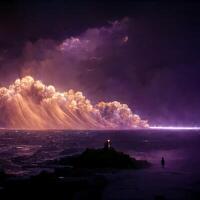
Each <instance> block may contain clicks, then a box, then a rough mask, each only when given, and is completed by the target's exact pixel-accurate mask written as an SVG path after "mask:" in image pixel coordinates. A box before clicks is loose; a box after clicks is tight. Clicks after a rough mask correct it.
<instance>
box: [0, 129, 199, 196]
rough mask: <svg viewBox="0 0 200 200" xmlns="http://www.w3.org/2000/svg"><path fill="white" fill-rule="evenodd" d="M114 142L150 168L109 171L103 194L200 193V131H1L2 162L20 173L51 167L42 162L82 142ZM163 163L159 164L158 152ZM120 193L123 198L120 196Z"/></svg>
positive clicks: (76, 148)
mask: <svg viewBox="0 0 200 200" xmlns="http://www.w3.org/2000/svg"><path fill="white" fill-rule="evenodd" d="M107 139H110V140H111V142H112V146H113V147H114V148H115V149H117V150H119V151H123V152H125V153H128V154H129V155H130V156H132V157H135V158H136V159H145V160H148V161H149V162H151V163H152V166H151V167H150V168H148V169H141V170H125V171H121V172H119V173H116V174H111V175H109V176H108V177H109V179H110V184H109V185H108V186H107V187H106V189H105V191H104V193H103V199H106V200H111V199H112V200H113V199H115V200H117V199H125V200H128V199H133V197H134V199H140V200H141V199H149V200H151V199H152V200H153V199H155V198H156V196H157V195H158V196H159V195H161V196H164V197H165V198H166V199H174V200H175V199H177V200H178V199H181V200H184V199H187V200H188V199H200V156H199V154H200V131H198V130H174V131H173V130H133V131H40V132H39V131H3V130H2V131H1V132H0V167H1V168H2V169H4V170H5V171H6V172H7V173H10V174H15V175H19V176H29V175H33V174H37V173H39V172H40V171H42V170H52V169H51V167H49V166H48V165H46V164H45V165H44V164H43V163H45V162H46V161H48V160H53V159H56V158H60V157H63V156H66V155H72V154H76V153H80V152H82V151H83V150H84V149H85V148H100V147H103V145H104V142H105V141H106V140H107ZM162 157H164V158H165V161H166V164H165V167H164V168H162V166H161V164H160V160H161V158H162ZM122 197H123V198H122Z"/></svg>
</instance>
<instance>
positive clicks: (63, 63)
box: [0, 0, 200, 126]
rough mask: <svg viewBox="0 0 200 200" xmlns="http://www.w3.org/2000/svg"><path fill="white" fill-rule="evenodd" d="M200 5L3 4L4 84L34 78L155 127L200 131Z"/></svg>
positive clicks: (0, 57) (38, 0)
mask: <svg viewBox="0 0 200 200" xmlns="http://www.w3.org/2000/svg"><path fill="white" fill-rule="evenodd" d="M199 10H200V3H199V4H198V3H194V2H190V3H189V2H185V3H180V2H176V3H175V2H174V3H169V2H166V1H165V2H163V3H159V1H152V2H149V1H128V0H123V1H114V0H113V1H111V0H110V1H99V2H97V1H92V0H91V1H84V0H82V1H74V0H73V1H66V0H49V1H47V0H46V1H45V0H33V1H31V0H30V1H25V0H24V1H22V0H21V1H20V0H19V1H17V0H16V1H4V2H3V1H1V3H0V84H1V85H7V84H9V83H11V82H12V81H13V80H14V79H15V78H17V77H22V76H24V75H33V76H34V77H35V78H39V79H41V80H43V81H44V82H45V83H47V84H53V85H55V86H57V87H58V88H59V89H60V90H66V89H70V88H73V89H75V90H81V91H83V93H84V94H85V95H86V96H87V97H88V98H89V99H91V100H92V102H94V103H96V102H98V101H99V100H104V101H113V100H118V101H120V102H122V103H127V104H128V105H129V107H130V108H131V109H132V110H133V111H134V112H136V113H138V114H139V115H140V116H141V117H142V118H143V119H147V120H148V121H149V123H150V125H166V126H170V125H177V126H200V93H199V86H200V56H199V53H200V12H199Z"/></svg>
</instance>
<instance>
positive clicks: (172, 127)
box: [149, 126, 200, 130]
mask: <svg viewBox="0 0 200 200" xmlns="http://www.w3.org/2000/svg"><path fill="white" fill-rule="evenodd" d="M149 128H150V129H161V130H200V127H196V126H150V127H149Z"/></svg>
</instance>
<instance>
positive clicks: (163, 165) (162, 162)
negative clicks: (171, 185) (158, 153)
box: [160, 157, 165, 168]
mask: <svg viewBox="0 0 200 200" xmlns="http://www.w3.org/2000/svg"><path fill="white" fill-rule="evenodd" d="M160 162H161V165H162V167H163V168H164V167H165V159H164V157H162V159H161V161H160Z"/></svg>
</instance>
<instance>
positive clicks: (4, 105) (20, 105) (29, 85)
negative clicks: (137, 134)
mask: <svg viewBox="0 0 200 200" xmlns="http://www.w3.org/2000/svg"><path fill="white" fill-rule="evenodd" d="M0 112H1V118H0V126H1V127H4V128H14V129H129V128H146V127H149V125H148V123H147V121H145V120H141V119H140V117H139V116H138V115H135V114H133V112H132V111H131V110H130V108H129V107H128V106H127V105H126V104H121V103H119V102H117V101H114V102H109V103H105V102H100V103H98V104H97V105H95V106H93V105H92V104H91V103H90V101H89V100H88V99H86V98H85V96H83V94H82V93H81V92H74V91H73V90H69V91H67V92H63V93H61V92H58V91H56V89H55V88H54V87H53V86H46V85H44V84H43V83H42V82H41V81H38V80H34V79H33V78H32V77H31V76H26V77H24V78H22V79H17V80H16V81H15V82H14V84H12V85H10V86H9V87H8V88H5V87H2V88H0Z"/></svg>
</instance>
